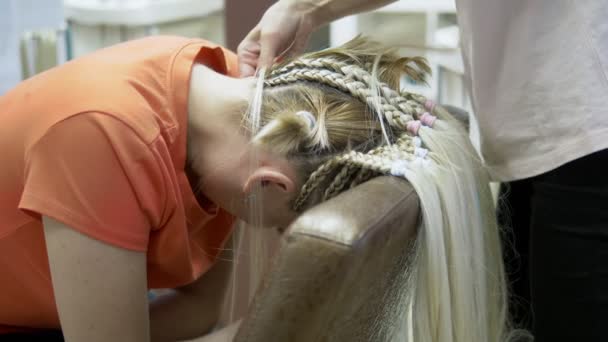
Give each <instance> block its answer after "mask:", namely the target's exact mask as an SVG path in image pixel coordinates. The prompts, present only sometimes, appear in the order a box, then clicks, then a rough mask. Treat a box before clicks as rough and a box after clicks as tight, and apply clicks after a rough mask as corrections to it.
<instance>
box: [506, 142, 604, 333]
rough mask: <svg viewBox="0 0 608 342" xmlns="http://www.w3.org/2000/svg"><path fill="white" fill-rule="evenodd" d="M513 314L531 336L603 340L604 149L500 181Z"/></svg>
mask: <svg viewBox="0 0 608 342" xmlns="http://www.w3.org/2000/svg"><path fill="white" fill-rule="evenodd" d="M498 219H499V222H500V224H501V225H502V226H503V227H506V228H510V229H506V230H505V233H504V234H503V248H504V252H505V261H506V269H507V273H508V278H509V281H510V285H511V291H512V298H511V301H510V304H511V314H512V316H513V318H514V320H515V322H516V323H518V324H519V326H521V327H524V328H527V329H529V330H530V331H531V332H532V333H533V334H534V335H535V342H561V341H568V342H573V341H576V342H586V341H590V342H596V341H597V342H599V341H608V150H603V151H600V152H597V153H594V154H591V155H588V156H586V157H583V158H580V159H578V160H575V161H573V162H570V163H568V164H566V165H563V166H561V167H559V168H557V169H555V170H553V171H550V172H548V173H545V174H543V175H540V176H536V177H532V178H529V179H524V180H520V181H515V182H511V183H507V184H503V185H502V187H501V196H500V200H499V203H498Z"/></svg>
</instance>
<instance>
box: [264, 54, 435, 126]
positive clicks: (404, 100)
mask: <svg viewBox="0 0 608 342" xmlns="http://www.w3.org/2000/svg"><path fill="white" fill-rule="evenodd" d="M296 68H299V69H300V70H303V69H326V70H331V71H333V72H335V73H340V74H342V75H344V76H346V77H347V78H352V79H354V80H357V81H360V82H362V83H365V84H367V85H368V87H371V83H372V79H373V78H372V75H371V74H370V73H369V71H367V70H365V69H363V68H361V67H357V66H353V65H349V64H347V63H345V62H341V61H337V60H335V59H333V58H318V59H305V58H303V59H298V60H295V61H292V62H291V63H289V64H288V65H286V66H284V67H282V68H279V69H276V70H273V72H271V74H270V75H271V78H272V77H277V76H279V75H281V74H285V73H288V72H290V71H293V70H294V69H296ZM378 87H379V89H380V91H381V93H382V94H381V95H382V96H383V97H384V99H386V100H387V102H388V103H389V104H391V105H393V106H396V107H398V108H399V109H401V111H402V112H403V113H404V114H408V115H411V116H415V117H416V118H418V117H419V115H420V114H422V113H423V112H424V111H425V110H424V103H425V101H426V98H425V97H424V96H421V95H418V94H413V93H408V92H398V91H396V90H394V89H392V88H391V87H389V86H388V85H387V84H386V83H384V82H378ZM366 101H367V100H366Z"/></svg>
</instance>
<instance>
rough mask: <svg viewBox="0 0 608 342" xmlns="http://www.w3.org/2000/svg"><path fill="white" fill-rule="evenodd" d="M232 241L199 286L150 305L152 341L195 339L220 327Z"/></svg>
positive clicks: (180, 291)
mask: <svg viewBox="0 0 608 342" xmlns="http://www.w3.org/2000/svg"><path fill="white" fill-rule="evenodd" d="M231 248H232V240H229V241H228V242H227V243H226V245H225V246H224V251H223V252H222V253H221V254H220V256H219V258H218V261H217V262H216V263H215V265H213V267H212V268H211V269H210V270H209V271H207V272H206V273H205V274H203V275H202V276H201V277H200V278H199V279H198V280H197V281H196V282H194V283H192V284H190V285H188V286H185V287H182V288H179V289H176V290H174V291H171V292H170V293H168V294H166V295H163V296H161V297H160V298H157V299H156V300H154V301H153V302H152V303H151V304H150V320H151V323H150V324H151V331H152V341H155V342H156V341H158V342H165V341H176V340H185V339H192V338H196V337H200V336H203V335H205V334H207V333H209V332H210V331H211V330H212V329H213V328H214V327H215V325H216V324H217V323H218V319H219V316H220V313H221V310H222V305H223V300H224V294H225V292H226V289H227V288H228V284H229V280H230V279H229V278H230V274H231V270H232V262H231V258H232V250H231Z"/></svg>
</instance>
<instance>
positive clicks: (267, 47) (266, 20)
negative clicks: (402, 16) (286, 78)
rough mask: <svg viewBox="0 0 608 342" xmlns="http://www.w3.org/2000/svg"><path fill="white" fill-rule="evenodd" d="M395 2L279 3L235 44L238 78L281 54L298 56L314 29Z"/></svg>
mask: <svg viewBox="0 0 608 342" xmlns="http://www.w3.org/2000/svg"><path fill="white" fill-rule="evenodd" d="M394 1H395V0H279V1H278V2H277V3H275V4H274V5H272V6H271V7H270V8H269V9H268V10H267V11H266V13H264V16H263V17H262V19H261V20H260V22H259V23H258V24H257V25H256V26H255V27H254V28H253V30H251V31H250V32H249V34H247V36H246V37H245V39H244V40H243V41H242V42H241V44H239V47H238V56H239V67H240V71H241V76H242V77H246V76H251V75H253V74H254V72H255V70H256V69H257V68H261V67H268V66H270V65H271V64H272V62H273V61H274V60H275V58H276V57H278V56H279V55H283V54H298V53H301V52H302V51H303V50H304V48H305V47H306V44H307V42H308V38H309V37H310V34H311V33H312V32H313V31H315V30H316V29H317V28H318V27H320V26H322V25H325V24H328V23H330V22H332V21H334V20H336V19H339V18H342V17H345V16H347V15H351V14H355V13H361V12H365V11H369V10H372V9H376V8H379V7H382V6H384V5H386V4H389V3H391V2H394Z"/></svg>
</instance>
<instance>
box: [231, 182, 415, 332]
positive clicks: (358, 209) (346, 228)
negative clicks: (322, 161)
mask: <svg viewBox="0 0 608 342" xmlns="http://www.w3.org/2000/svg"><path fill="white" fill-rule="evenodd" d="M419 216H420V207H419V201H418V196H417V195H416V193H415V192H414V189H413V188H412V187H411V185H410V184H409V183H408V182H406V181H404V180H400V179H396V178H393V177H379V178H375V179H372V180H370V181H368V182H366V183H364V184H362V185H360V186H357V187H356V188H354V189H351V190H349V191H347V192H344V193H343V194H341V195H339V196H337V197H336V198H334V199H332V200H329V201H327V202H325V203H322V204H320V205H318V206H316V207H314V208H312V209H310V210H308V211H307V212H305V213H304V214H303V215H302V216H301V217H300V218H298V219H297V220H296V222H295V223H293V224H292V225H291V227H289V229H288V230H287V231H286V232H285V234H284V236H283V238H282V239H281V244H280V247H279V250H278V253H277V254H276V255H275V257H274V258H273V263H272V266H271V269H270V271H269V272H268V273H267V276H266V277H265V278H264V280H263V282H262V285H261V286H260V288H259V289H258V291H257V293H256V294H255V297H254V299H253V303H252V305H251V306H250V308H249V312H248V314H247V315H246V316H245V318H244V319H243V322H242V324H241V326H240V328H239V331H238V333H237V335H236V337H235V339H234V341H238V342H242V341H247V342H272V341H281V342H284V341H289V342H299V341H302V342H304V341H305V342H311V341H349V342H350V341H384V340H387V337H388V336H386V333H387V331H386V330H385V329H380V327H382V326H385V324H391V319H392V318H391V317H394V316H393V315H394V314H395V310H398V309H399V308H398V307H396V306H395V305H393V304H394V303H397V302H399V299H400V296H402V295H403V292H402V291H399V290H397V289H396V288H395V285H396V284H402V282H398V281H396V280H397V279H398V277H403V276H404V275H407V268H408V265H409V259H410V256H411V255H412V251H413V245H414V242H415V237H416V231H417V227H418V222H419ZM401 309H402V308H401ZM380 322H382V324H380Z"/></svg>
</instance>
